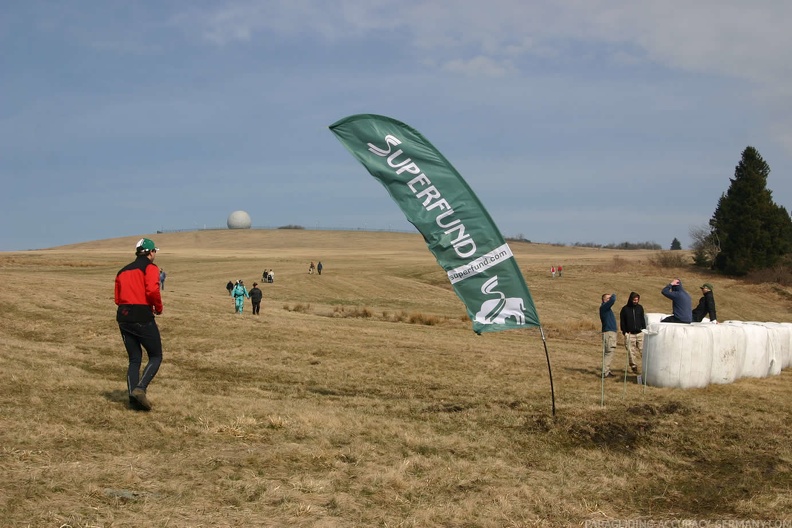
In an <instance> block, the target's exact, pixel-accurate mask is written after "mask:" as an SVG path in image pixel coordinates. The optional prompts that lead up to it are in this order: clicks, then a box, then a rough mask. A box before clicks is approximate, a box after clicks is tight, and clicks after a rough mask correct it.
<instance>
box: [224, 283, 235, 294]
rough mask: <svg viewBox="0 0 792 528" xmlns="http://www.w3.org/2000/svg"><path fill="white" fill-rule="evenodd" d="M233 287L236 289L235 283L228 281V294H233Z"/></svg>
mask: <svg viewBox="0 0 792 528" xmlns="http://www.w3.org/2000/svg"><path fill="white" fill-rule="evenodd" d="M233 289H234V283H233V282H231V281H228V284H226V290H228V295H231V290H233Z"/></svg>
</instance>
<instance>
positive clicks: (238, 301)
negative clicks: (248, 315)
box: [231, 279, 250, 313]
mask: <svg viewBox="0 0 792 528" xmlns="http://www.w3.org/2000/svg"><path fill="white" fill-rule="evenodd" d="M231 293H232V294H233V296H234V313H242V310H243V309H244V308H245V299H250V294H249V293H248V291H247V288H245V283H244V282H243V281H242V279H239V280H238V281H237V283H236V286H234V290H233V291H232V292H231Z"/></svg>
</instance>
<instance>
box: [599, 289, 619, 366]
mask: <svg viewBox="0 0 792 528" xmlns="http://www.w3.org/2000/svg"><path fill="white" fill-rule="evenodd" d="M615 302H616V294H615V293H604V294H602V304H600V308H599V316H600V322H601V323H602V377H603V378H611V377H613V374H611V369H610V366H611V361H612V360H613V352H614V351H615V350H616V316H615V315H613V304H614V303H615Z"/></svg>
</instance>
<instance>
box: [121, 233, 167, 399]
mask: <svg viewBox="0 0 792 528" xmlns="http://www.w3.org/2000/svg"><path fill="white" fill-rule="evenodd" d="M157 251H158V249H157V246H156V245H155V244H154V241H153V240H150V239H148V238H141V239H140V240H139V241H138V243H137V245H136V246H135V260H134V261H133V262H131V263H129V264H127V265H126V266H124V267H123V268H121V270H120V271H119V272H118V273H117V274H116V278H115V303H116V305H117V306H118V309H117V310H116V321H117V322H118V328H119V330H120V331H121V339H122V340H123V341H124V347H125V348H126V351H127V355H128V356H129V367H128V368H127V391H128V393H129V404H130V406H132V407H133V408H137V409H143V410H146V411H149V410H151V402H150V401H149V400H148V397H147V396H146V391H147V390H148V386H149V384H150V383H151V381H152V380H153V379H154V376H156V375H157V371H158V370H159V367H160V365H161V364H162V338H161V337H160V332H159V328H158V327H157V323H156V321H155V320H154V316H155V315H160V314H161V313H162V296H161V295H160V288H159V287H160V280H159V269H158V268H157V266H156V265H155V264H154V258H155V257H156V256H157ZM143 349H145V350H146V354H147V355H148V362H147V363H146V368H145V369H143V375H142V376H141V375H140V365H141V364H142V363H143Z"/></svg>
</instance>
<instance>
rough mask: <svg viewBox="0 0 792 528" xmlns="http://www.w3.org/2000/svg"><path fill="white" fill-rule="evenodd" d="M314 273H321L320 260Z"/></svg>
mask: <svg viewBox="0 0 792 528" xmlns="http://www.w3.org/2000/svg"><path fill="white" fill-rule="evenodd" d="M316 273H318V274H319V275H321V274H322V261H321V260H320V261H319V263H318V264H317V265H316Z"/></svg>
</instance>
